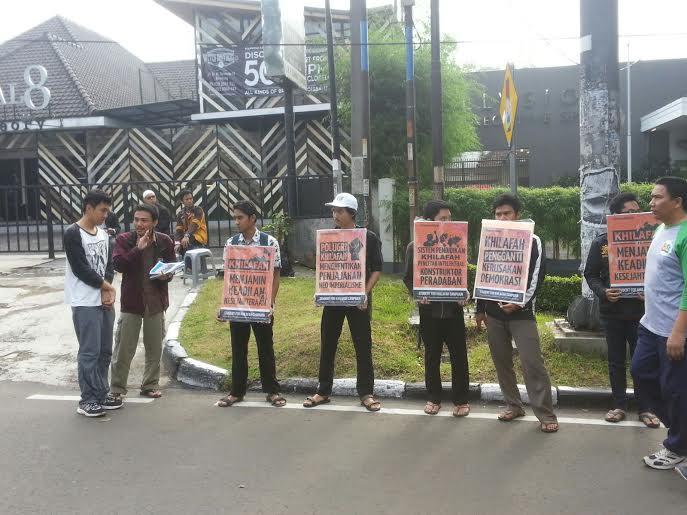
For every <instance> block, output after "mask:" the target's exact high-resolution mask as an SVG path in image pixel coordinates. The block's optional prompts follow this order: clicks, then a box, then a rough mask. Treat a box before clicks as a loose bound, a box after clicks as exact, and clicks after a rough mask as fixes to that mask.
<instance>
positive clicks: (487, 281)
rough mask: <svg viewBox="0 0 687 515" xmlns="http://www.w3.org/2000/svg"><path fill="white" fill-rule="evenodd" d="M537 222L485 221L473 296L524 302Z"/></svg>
mask: <svg viewBox="0 0 687 515" xmlns="http://www.w3.org/2000/svg"><path fill="white" fill-rule="evenodd" d="M533 233H534V222H532V221H530V220H527V221H524V220H523V221H500V220H482V233H481V235H480V241H479V256H478V259H477V273H476V275H475V291H474V298H476V299H483V300H493V301H497V302H505V303H512V304H520V305H523V304H525V292H526V291H527V286H528V285H527V276H528V273H529V265H530V253H531V251H532V234H533Z"/></svg>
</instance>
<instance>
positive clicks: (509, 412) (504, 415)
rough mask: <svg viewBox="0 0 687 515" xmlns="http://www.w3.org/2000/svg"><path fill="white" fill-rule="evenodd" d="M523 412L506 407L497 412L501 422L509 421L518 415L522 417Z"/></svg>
mask: <svg viewBox="0 0 687 515" xmlns="http://www.w3.org/2000/svg"><path fill="white" fill-rule="evenodd" d="M524 416H525V412H524V411H523V410H521V409H517V408H506V409H505V410H503V411H502V412H501V413H500V414H499V417H498V418H499V420H500V421H501V422H511V421H513V420H515V419H516V418H519V417H524Z"/></svg>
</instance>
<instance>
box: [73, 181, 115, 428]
mask: <svg viewBox="0 0 687 515" xmlns="http://www.w3.org/2000/svg"><path fill="white" fill-rule="evenodd" d="M111 205H112V199H111V198H110V196H109V195H108V194H107V193H105V192H104V191H102V190H92V191H90V192H88V194H87V195H86V196H85V197H84V199H83V215H82V216H81V218H80V219H79V221H78V222H76V223H75V224H72V225H70V226H69V227H68V228H67V230H66V231H65V232H64V251H65V253H66V255H67V269H66V273H65V278H64V299H65V303H67V304H69V305H70V306H71V308H72V320H73V322H74V330H75V331H76V338H77V340H78V341H79V353H78V358H77V360H78V375H79V388H80V389H81V401H80V402H79V406H78V408H77V410H76V412H77V413H79V414H80V415H84V416H86V417H99V416H102V415H104V414H105V410H112V409H118V408H121V407H122V401H121V399H117V398H115V397H113V396H112V395H110V394H109V387H108V380H107V372H108V369H109V367H110V360H111V358H112V328H113V326H114V318H115V313H114V302H115V295H116V291H115V289H114V287H113V286H112V279H113V278H114V268H113V267H112V245H111V243H110V236H109V235H108V234H107V232H105V230H103V229H101V228H100V225H101V224H102V223H103V222H104V221H105V219H106V218H107V214H108V213H109V211H110V206H111Z"/></svg>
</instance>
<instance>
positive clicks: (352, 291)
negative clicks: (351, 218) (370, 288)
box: [315, 229, 367, 306]
mask: <svg viewBox="0 0 687 515" xmlns="http://www.w3.org/2000/svg"><path fill="white" fill-rule="evenodd" d="M366 242H367V229H323V230H319V231H317V260H316V271H315V274H316V277H317V285H316V290H315V303H316V304H317V305H319V306H360V305H362V304H365V301H366V295H365V256H366V250H367V249H366Z"/></svg>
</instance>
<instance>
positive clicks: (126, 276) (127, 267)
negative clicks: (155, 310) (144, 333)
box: [112, 231, 176, 316]
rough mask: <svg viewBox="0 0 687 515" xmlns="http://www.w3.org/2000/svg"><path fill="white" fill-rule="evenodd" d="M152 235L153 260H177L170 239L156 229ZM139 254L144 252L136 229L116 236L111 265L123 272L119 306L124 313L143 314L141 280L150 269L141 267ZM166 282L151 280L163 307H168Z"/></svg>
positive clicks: (168, 261) (141, 254) (141, 255)
mask: <svg viewBox="0 0 687 515" xmlns="http://www.w3.org/2000/svg"><path fill="white" fill-rule="evenodd" d="M155 239H156V241H155V242H154V243H153V252H154V256H155V259H154V260H153V262H154V263H157V261H158V260H159V259H162V260H163V261H164V262H165V263H172V262H174V261H176V256H175V254H174V242H172V239H171V238H170V237H169V236H167V235H165V234H162V233H161V232H156V233H155ZM142 258H143V252H142V251H141V250H140V249H139V248H138V246H137V245H136V232H135V231H131V232H125V233H123V234H120V235H119V236H117V239H116V241H115V249H114V254H113V256H112V261H113V263H114V269H115V270H116V271H117V272H121V273H122V298H121V310H122V312H123V313H133V314H136V315H141V316H143V315H144V314H145V305H144V301H143V280H144V274H145V275H148V273H149V272H150V269H148V270H144V267H143V259H142ZM167 282H168V281H162V280H159V279H156V280H154V281H153V284H155V286H156V287H157V288H158V293H159V295H160V303H161V304H162V306H163V311H164V310H166V309H167V308H168V307H169V294H168V292H167Z"/></svg>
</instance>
